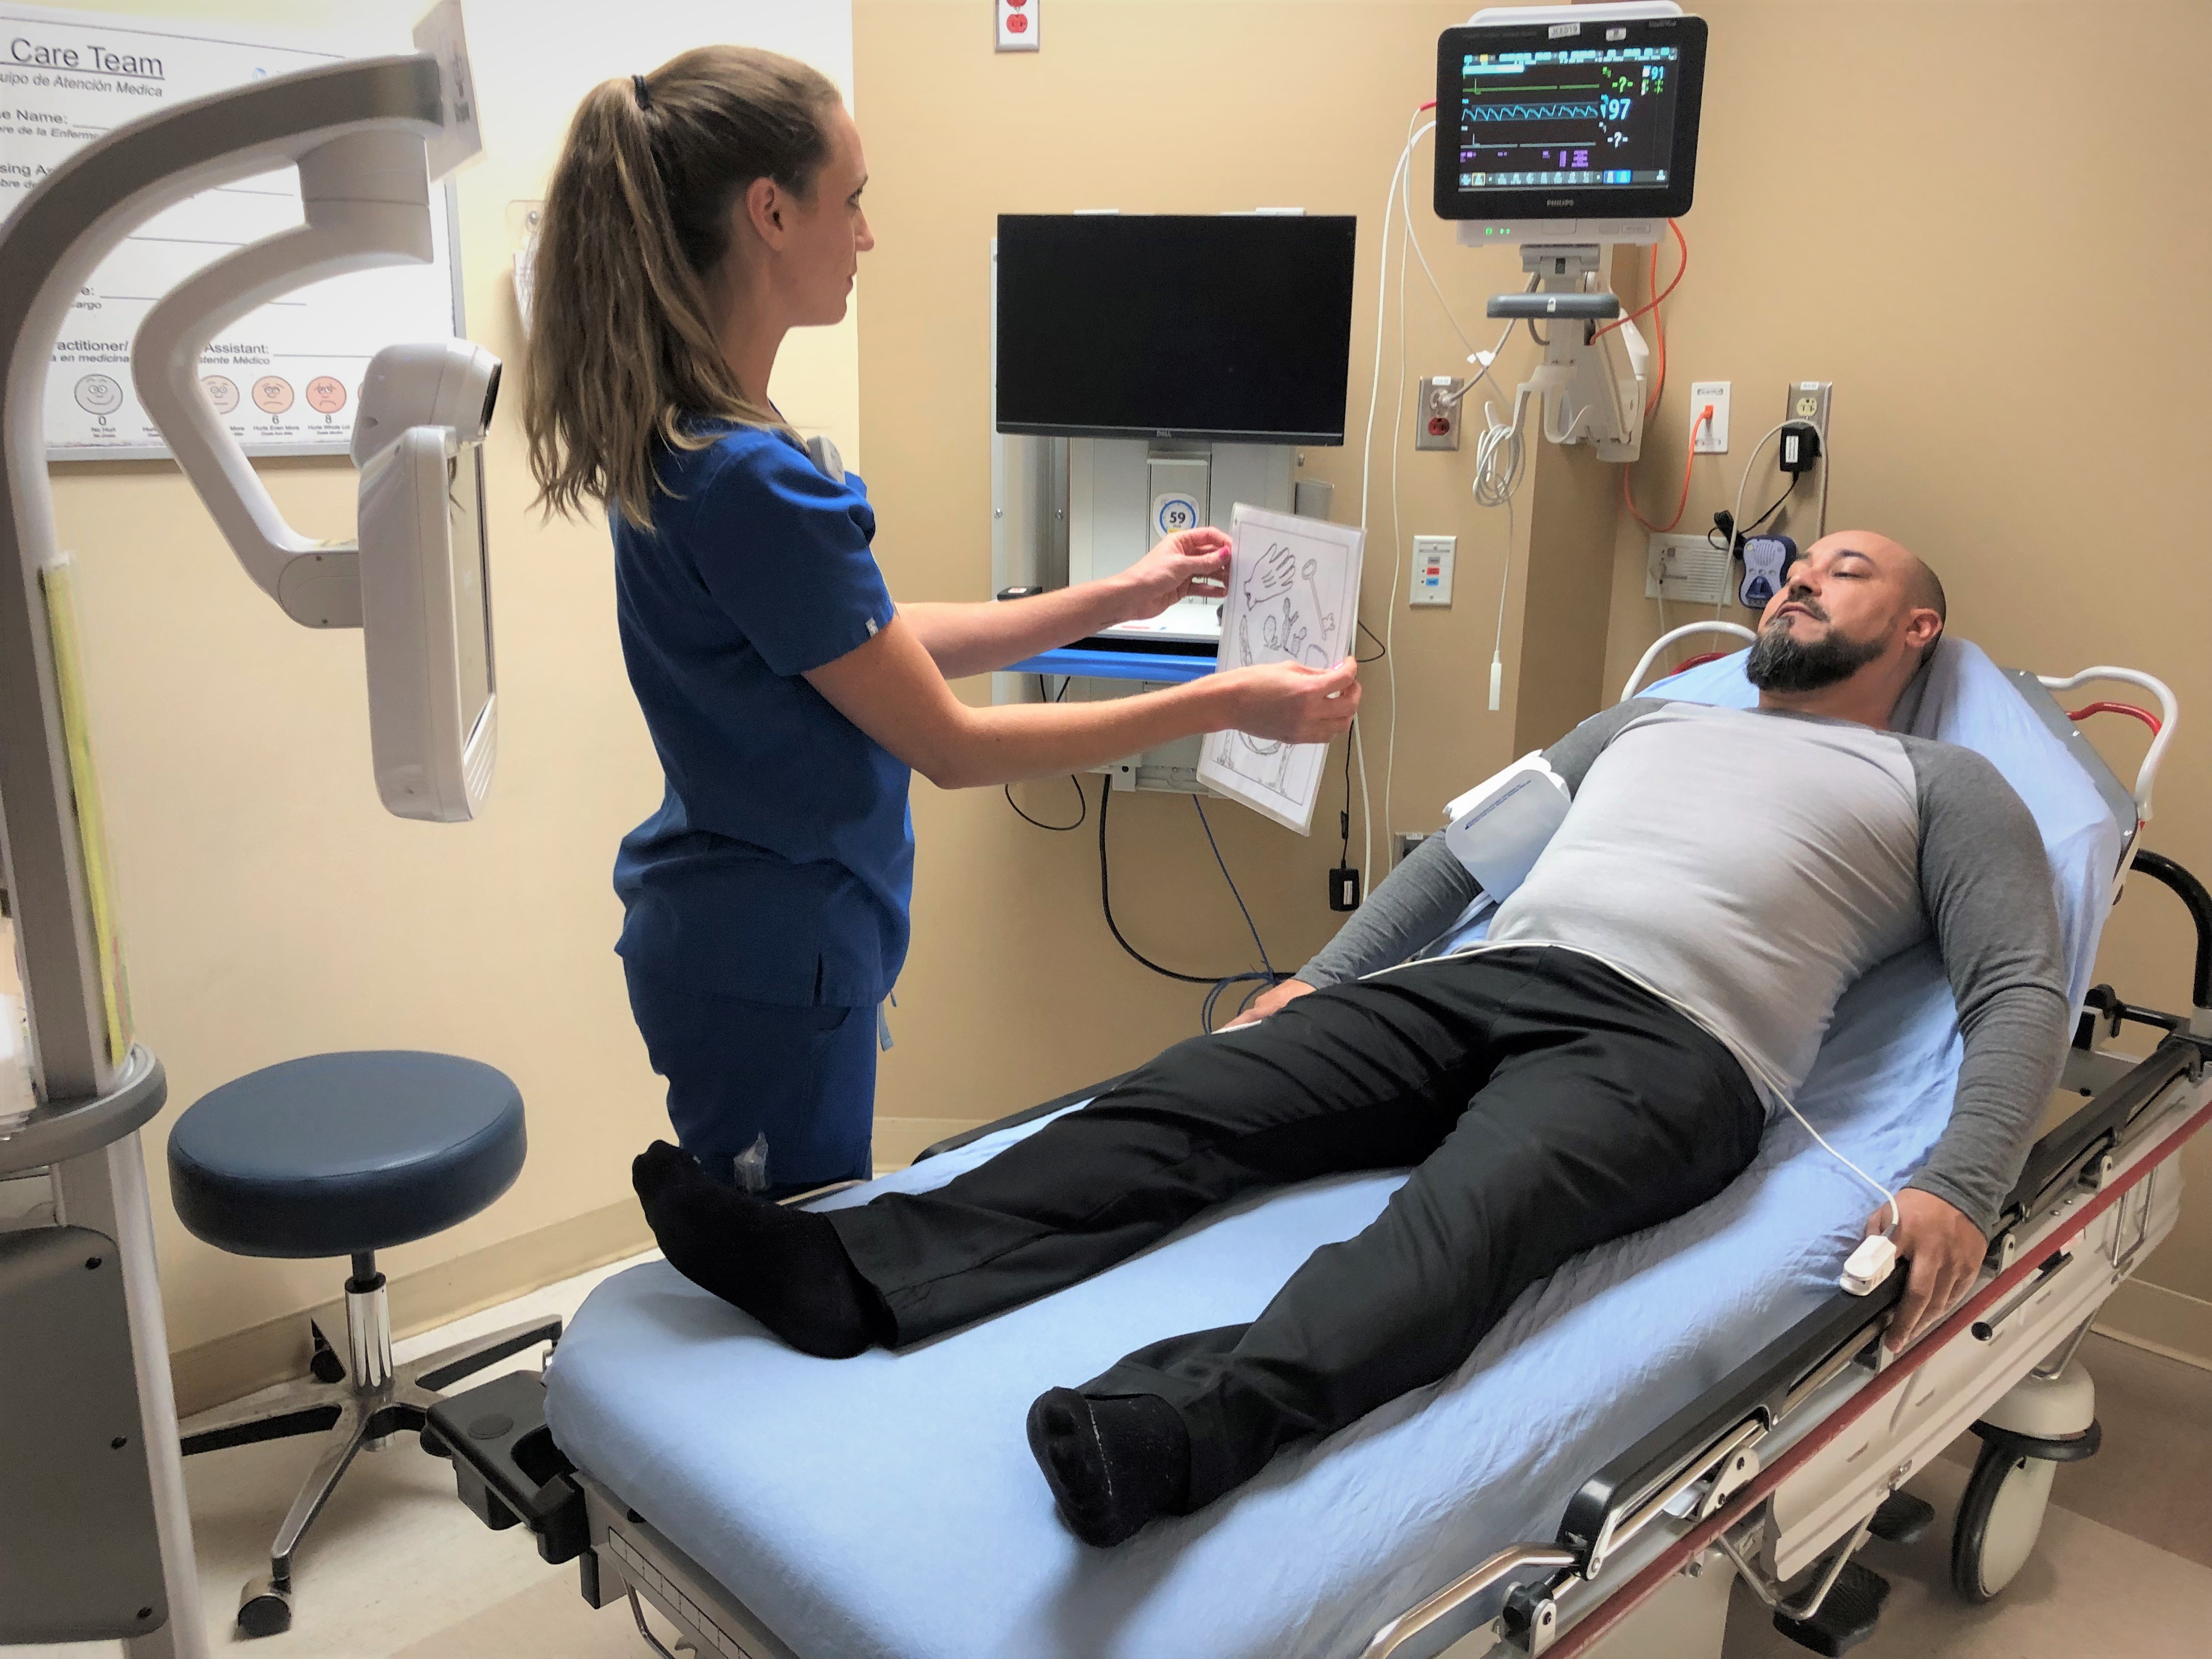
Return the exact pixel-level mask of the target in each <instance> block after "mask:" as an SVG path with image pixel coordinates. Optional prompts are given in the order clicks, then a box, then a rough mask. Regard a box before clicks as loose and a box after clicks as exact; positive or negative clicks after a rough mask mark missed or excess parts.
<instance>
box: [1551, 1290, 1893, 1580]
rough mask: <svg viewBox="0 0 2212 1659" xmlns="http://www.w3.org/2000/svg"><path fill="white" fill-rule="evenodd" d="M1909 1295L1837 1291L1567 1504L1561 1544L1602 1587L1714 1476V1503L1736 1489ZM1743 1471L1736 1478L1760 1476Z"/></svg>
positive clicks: (1598, 1475) (1587, 1482)
mask: <svg viewBox="0 0 2212 1659" xmlns="http://www.w3.org/2000/svg"><path fill="white" fill-rule="evenodd" d="M1904 1293H1905V1276H1904V1275H1903V1274H1902V1273H1895V1274H1893V1275H1891V1277H1890V1278H1889V1279H1887V1281H1886V1282H1885V1283H1883V1284H1882V1285H1880V1286H1879V1287H1877V1288H1876V1289H1875V1291H1874V1293H1873V1294H1872V1295H1870V1296H1863V1297H1859V1296H1848V1295H1846V1294H1844V1292H1843V1291H1840V1290H1839V1291H1835V1292H1834V1293H1833V1294H1832V1296H1830V1297H1828V1299H1827V1300H1826V1301H1825V1302H1824V1303H1822V1304H1821V1305H1820V1307H1818V1308H1816V1309H1814V1310H1813V1311H1812V1312H1811V1313H1809V1314H1807V1315H1806V1316H1804V1317H1803V1318H1802V1319H1800V1320H1799V1321H1798V1322H1796V1324H1794V1325H1792V1326H1791V1327H1790V1328H1789V1329H1788V1330H1786V1331H1784V1332H1783V1334H1781V1335H1779V1336H1778V1337H1776V1338H1775V1339H1774V1340H1772V1341H1771V1342H1769V1343H1768V1344H1767V1345H1766V1346H1765V1347H1763V1348H1761V1349H1759V1352H1756V1353H1754V1354H1753V1355H1752V1356H1751V1358H1748V1359H1747V1360H1745V1361H1744V1362H1743V1363H1742V1364H1740V1365H1738V1366H1736V1367H1735V1370H1731V1371H1729V1373H1728V1374H1727V1375H1726V1376H1723V1378H1722V1379H1721V1380H1720V1382H1719V1383H1717V1384H1716V1385H1715V1386H1714V1387H1713V1388H1712V1389H1711V1390H1710V1391H1709V1392H1708V1393H1706V1394H1705V1395H1703V1396H1702V1397H1700V1398H1699V1400H1697V1401H1693V1402H1692V1404H1690V1405H1688V1406H1686V1407H1683V1408H1682V1409H1681V1410H1680V1411H1679V1412H1677V1413H1674V1416H1672V1417H1670V1418H1668V1419H1667V1420H1666V1421H1665V1422H1663V1423H1662V1424H1660V1425H1659V1426H1658V1427H1656V1428H1655V1429H1653V1430H1652V1431H1650V1433H1648V1434H1646V1435H1645V1436H1644V1437H1643V1438H1642V1439H1640V1440H1638V1442H1636V1443H1635V1444H1634V1445H1632V1446H1631V1447H1629V1448H1628V1449H1626V1451H1624V1452H1622V1453H1620V1455H1618V1456H1616V1457H1614V1458H1613V1460H1612V1461H1611V1462H1607V1464H1606V1465H1605V1466H1604V1467H1603V1468H1601V1469H1599V1470H1598V1472H1597V1473H1596V1474H1593V1475H1592V1476H1590V1478H1589V1480H1585V1481H1584V1482H1583V1486H1582V1490H1580V1491H1579V1492H1577V1493H1576V1494H1575V1495H1574V1497H1573V1498H1571V1499H1569V1500H1568V1504H1567V1510H1566V1515H1565V1517H1564V1518H1563V1519H1562V1520H1561V1522H1560V1523H1559V1543H1560V1545H1561V1546H1562V1547H1565V1548H1568V1549H1571V1550H1574V1551H1576V1552H1577V1553H1579V1554H1580V1555H1581V1556H1582V1557H1583V1567H1582V1571H1583V1577H1596V1575H1597V1573H1598V1571H1599V1569H1600V1568H1601V1566H1603V1565H1604V1563H1605V1559H1606V1558H1607V1556H1609V1555H1610V1554H1612V1553H1613V1552H1614V1551H1615V1550H1617V1549H1619V1548H1620V1547H1621V1546H1622V1545H1624V1544H1626V1542H1627V1541H1629V1540H1630V1539H1631V1538H1632V1537H1634V1536H1635V1535H1636V1534H1638V1532H1641V1531H1642V1530H1643V1529H1644V1528H1645V1527H1646V1526H1648V1525H1650V1522H1652V1521H1654V1520H1656V1518H1657V1517H1658V1516H1660V1515H1661V1514H1662V1513H1663V1512H1664V1511H1665V1510H1666V1508H1667V1506H1668V1504H1671V1503H1673V1502H1674V1500H1675V1499H1676V1498H1679V1497H1680V1495H1681V1494H1682V1493H1683V1492H1686V1491H1687V1490H1688V1489H1689V1488H1690V1487H1691V1486H1694V1485H1696V1484H1697V1483H1698V1482H1699V1480H1705V1478H1707V1477H1708V1476H1709V1475H1710V1476H1712V1477H1714V1478H1715V1480H1716V1486H1715V1490H1714V1492H1712V1493H1711V1494H1709V1495H1708V1501H1710V1500H1711V1498H1715V1497H1723V1496H1725V1495H1726V1492H1727V1490H1728V1489H1729V1486H1730V1485H1732V1484H1741V1483H1740V1482H1731V1480H1729V1475H1730V1474H1731V1471H1730V1469H1729V1467H1728V1466H1729V1463H1730V1462H1732V1461H1733V1460H1734V1459H1735V1457H1736V1456H1737V1455H1739V1454H1740V1453H1741V1451H1742V1450H1743V1449H1745V1448H1747V1446H1748V1445H1749V1444H1750V1443H1751V1442H1752V1441H1753V1440H1756V1439H1758V1438H1759V1437H1761V1436H1762V1435H1764V1434H1765V1431H1768V1430H1769V1429H1771V1428H1772V1427H1773V1426H1774V1425H1775V1423H1776V1422H1777V1421H1778V1419H1780V1418H1781V1416H1782V1415H1783V1413H1784V1412H1785V1411H1787V1410H1788V1409H1789V1408H1790V1406H1792V1405H1794V1404H1795V1403H1796V1401H1798V1400H1799V1399H1802V1397H1803V1396H1804V1395H1807V1394H1809V1393H1811V1392H1812V1390H1813V1389H1816V1388H1818V1387H1819V1386H1820V1384H1821V1383H1825V1382H1826V1381H1827V1380H1828V1378H1830V1377H1831V1376H1834V1375H1836V1374H1837V1373H1838V1371H1840V1370H1843V1369H1844V1367H1845V1366H1847V1365H1848V1364H1850V1363H1851V1361H1853V1360H1854V1359H1856V1358H1858V1356H1859V1355H1861V1354H1863V1353H1864V1352H1866V1351H1867V1349H1868V1348H1869V1346H1870V1345H1871V1344H1872V1343H1873V1341H1874V1340H1875V1339H1876V1338H1877V1337H1878V1336H1880V1335H1881V1328H1882V1326H1883V1324H1884V1323H1885V1322H1887V1317H1888V1314H1889V1310H1891V1309H1892V1308H1893V1307H1895V1306H1896V1305H1897V1302H1898V1298H1899V1297H1901V1296H1902V1295H1903V1294H1904ZM1755 1467H1756V1465H1755V1464H1754V1463H1750V1462H1746V1463H1745V1464H1744V1465H1743V1466H1742V1468H1740V1469H1738V1470H1736V1471H1735V1473H1738V1474H1742V1473H1746V1472H1747V1471H1748V1470H1750V1469H1752V1468H1755Z"/></svg>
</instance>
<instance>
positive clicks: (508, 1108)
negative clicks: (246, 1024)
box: [169, 1049, 526, 1258]
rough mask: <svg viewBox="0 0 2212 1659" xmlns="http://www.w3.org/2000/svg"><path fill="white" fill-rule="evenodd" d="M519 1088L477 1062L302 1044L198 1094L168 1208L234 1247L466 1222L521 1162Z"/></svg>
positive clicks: (389, 1238) (308, 1249) (380, 1244)
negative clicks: (309, 1050) (302, 1053)
mask: <svg viewBox="0 0 2212 1659" xmlns="http://www.w3.org/2000/svg"><path fill="white" fill-rule="evenodd" d="M525 1150H526V1143H525V1140H524V1137H523V1127H522V1096H521V1094H520V1091H517V1090H516V1088H515V1086H514V1085H513V1082H511V1081H510V1080H509V1079H507V1075H506V1074H505V1073H502V1072H500V1071H497V1070H495V1068H493V1067H492V1066H486V1065H484V1064H483V1063H482V1062H481V1061H478V1060H462V1059H459V1058H458V1057H457V1056H455V1055H452V1054H423V1053H419V1052H416V1051H414V1050H410V1049H374V1050H366V1051H361V1052H355V1053H345V1054H310V1055H308V1056H307V1057H306V1058H304V1059H301V1060H285V1061H283V1062H282V1063H281V1064H278V1065H276V1066H264V1067H263V1068H262V1069H261V1070H260V1071H258V1072H251V1073H247V1074H246V1076H244V1077H242V1078H240V1079H237V1081H235V1082H234V1083H226V1084H224V1085H222V1087H221V1088H220V1089H216V1090H214V1091H211V1092H210V1093H209V1094H207V1095H205V1096H204V1097H202V1098H201V1099H199V1100H198V1101H197V1102H195V1103H193V1104H192V1105H191V1108H189V1109H187V1110H186V1111H185V1113H184V1115H182V1116H181V1117H179V1119H178V1120H177V1123H176V1127H174V1128H173V1129H172V1130H171V1131H170V1133H169V1184H170V1188H171V1192H172V1194H173V1197H174V1200H175V1203H176V1207H177V1214H178V1216H179V1218H181V1219H182V1220H183V1222H184V1224H185V1226H186V1227H187V1228H188V1229H190V1230H191V1232H192V1233H193V1234H194V1235H195V1236H196V1237H200V1238H203V1239H205V1240H206V1241H207V1242H208V1243H210V1244H213V1245H215V1246H216V1247H217V1248H218V1249H223V1250H228V1251H229V1252H230V1253H231V1254H232V1255H259V1256H285V1257H301V1258H304V1257H316V1256H339V1255H355V1254H356V1253H359V1252H362V1251H371V1250H380V1249H386V1248H388V1247H390V1246H392V1245H395V1244H404V1243H409V1242H410V1241H411V1240H414V1239H417V1238H426V1237H428V1236H429V1235H431V1234H432V1233H435V1232H439V1231H442V1230H444V1229H445V1228H447V1227H450V1226H452V1225H454V1224H455V1223H456V1222H459V1221H465V1220H466V1219H467V1218H469V1217H471V1216H472V1215H474V1214H476V1213H477V1211H479V1210H481V1209H483V1207H484V1206H486V1205H488V1204H489V1203H490V1202H491V1201H492V1200H494V1199H495V1198H497V1197H498V1196H499V1195H500V1194H501V1193H503V1192H505V1191H506V1190H507V1188H508V1187H510V1186H511V1185H513V1182H514V1178H515V1176H517V1175H518V1174H520V1172H521V1170H522V1159H523V1154H524V1152H525Z"/></svg>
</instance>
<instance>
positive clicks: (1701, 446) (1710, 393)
mask: <svg viewBox="0 0 2212 1659" xmlns="http://www.w3.org/2000/svg"><path fill="white" fill-rule="evenodd" d="M1706 404H1711V405H1712V410H1713V417H1712V419H1711V420H1710V421H1701V420H1699V418H1698V417H1699V416H1700V415H1702V414H1704V413H1705V405H1706ZM1690 422H1691V424H1690V452H1691V453H1692V454H1695V455H1725V454H1727V453H1728V426H1729V383H1728V382H1727V381H1726V380H1696V381H1692V383H1691V386H1690Z"/></svg>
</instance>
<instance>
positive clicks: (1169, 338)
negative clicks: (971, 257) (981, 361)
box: [998, 213, 1355, 444]
mask: <svg viewBox="0 0 2212 1659" xmlns="http://www.w3.org/2000/svg"><path fill="white" fill-rule="evenodd" d="M1354 224H1355V221H1354V220H1353V219H1352V217H1351V216H1349V215H1344V216H1326V217H1324V216H1312V217H1308V216H1304V215H1297V216H1293V215H1289V214H1282V215H1277V214H1254V215H1245V214H1231V215H1219V216H1195V215H1193V216H1182V215H1141V216H1139V215H1123V214H1087V213H1086V214H1073V215H1066V216H1062V215H1051V216H1047V215H1031V214H1009V215H1003V216H1000V220H999V252H998V428H999V430H1000V431H1001V432H1007V433H1024V434H1031V435H1044V436H1052V437H1070V438H1188V439H1211V440H1214V441H1222V442H1231V443H1265V444H1291V443H1301V444H1340V443H1342V442H1343V441H1344V406H1345V380H1346V374H1347V372H1348V369H1349V367H1350V362H1351V355H1352V230H1353V226H1354Z"/></svg>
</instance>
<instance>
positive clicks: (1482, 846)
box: [1444, 752, 1573, 904]
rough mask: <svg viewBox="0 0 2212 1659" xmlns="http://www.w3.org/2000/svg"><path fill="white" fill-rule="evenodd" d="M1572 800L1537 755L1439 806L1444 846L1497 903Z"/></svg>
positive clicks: (1524, 873)
mask: <svg viewBox="0 0 2212 1659" xmlns="http://www.w3.org/2000/svg"><path fill="white" fill-rule="evenodd" d="M1572 801H1573V796H1572V794H1571V793H1570V792H1569V790H1568V788H1567V784H1566V780H1565V779H1564V778H1562V777H1560V775H1559V774H1558V773H1557V772H1554V771H1553V769H1552V768H1551V766H1550V764H1549V763H1547V762H1546V760H1545V759H1544V757H1543V755H1542V754H1541V752H1539V753H1536V754H1533V755H1528V756H1524V757H1522V758H1521V759H1520V760H1517V761H1516V762H1514V763H1513V764H1512V765H1510V766H1509V767H1507V768H1506V769H1504V771H1503V772H1500V773H1498V775H1496V776H1494V777H1491V778H1486V779H1485V780H1484V781H1482V782H1480V783H1479V784H1477V785H1475V787H1474V788H1472V789H1470V790H1468V792H1467V793H1465V794H1463V795H1462V796H1460V797H1459V798H1458V799H1455V800H1454V801H1453V802H1452V803H1451V804H1450V805H1449V806H1447V807H1445V808H1444V817H1446V819H1447V820H1448V821H1449V828H1447V829H1445V831H1444V846H1445V847H1446V848H1448V849H1449V851H1450V853H1451V855H1452V856H1453V857H1454V858H1455V859H1457V860H1459V861H1460V863H1461V865H1462V866H1463V867H1464V868H1465V869H1466V871H1467V872H1468V874H1469V875H1471V876H1473V877H1474V878H1475V880H1476V881H1477V882H1478V883H1480V884H1481V887H1482V890H1483V891H1484V892H1486V893H1487V894H1489V895H1490V896H1491V897H1492V899H1494V900H1496V901H1497V902H1498V903H1500V904H1503V903H1504V902H1505V898H1506V896H1507V895H1508V894H1510V893H1511V892H1512V891H1513V890H1514V889H1515V888H1516V887H1518V886H1520V884H1522V882H1523V881H1525V880H1527V879H1528V872H1529V871H1530V870H1531V869H1533V868H1534V866H1535V863H1536V860H1537V859H1538V858H1539V857H1540V856H1541V854H1542V853H1543V851H1544V848H1546V846H1547V845H1548V844H1549V843H1550V842H1551V839H1552V837H1553V836H1554V835H1556V834H1557V833H1558V832H1559V826H1560V825H1561V824H1562V823H1565V822H1566V817H1567V808H1568V806H1569V805H1571V804H1572Z"/></svg>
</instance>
